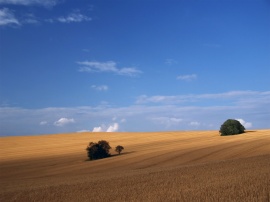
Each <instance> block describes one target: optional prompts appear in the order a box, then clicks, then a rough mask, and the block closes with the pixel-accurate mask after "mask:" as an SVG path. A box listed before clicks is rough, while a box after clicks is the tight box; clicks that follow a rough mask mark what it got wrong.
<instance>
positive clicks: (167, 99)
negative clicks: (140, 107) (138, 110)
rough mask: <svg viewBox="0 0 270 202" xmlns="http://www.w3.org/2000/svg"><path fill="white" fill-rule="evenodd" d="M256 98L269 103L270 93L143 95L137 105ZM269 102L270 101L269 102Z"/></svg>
mask: <svg viewBox="0 0 270 202" xmlns="http://www.w3.org/2000/svg"><path fill="white" fill-rule="evenodd" d="M254 96H257V99H256V100H257V101H258V99H259V98H261V101H262V102H267V100H266V97H267V98H269V99H270V91H266V92H259V91H229V92H225V93H213V94H187V95H173V96H164V95H155V96H147V95H141V96H139V97H138V98H137V101H136V103H137V104H146V103H160V104H177V103H187V102H189V103H195V102H200V101H202V100H207V99H208V100H209V99H210V100H217V99H220V100H232V99H233V100H237V101H238V102H240V101H241V102H246V103H247V102H249V103H250V102H252V101H253V99H252V98H254ZM254 99H255V98H254ZM268 102H269V100H268Z"/></svg>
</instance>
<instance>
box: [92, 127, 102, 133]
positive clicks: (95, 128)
mask: <svg viewBox="0 0 270 202" xmlns="http://www.w3.org/2000/svg"><path fill="white" fill-rule="evenodd" d="M92 132H103V129H102V127H101V126H98V127H94V128H93V130H92Z"/></svg>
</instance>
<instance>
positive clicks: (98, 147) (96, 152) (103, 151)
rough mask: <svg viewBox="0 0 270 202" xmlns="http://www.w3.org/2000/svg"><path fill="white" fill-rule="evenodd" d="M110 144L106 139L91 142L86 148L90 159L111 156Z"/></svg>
mask: <svg viewBox="0 0 270 202" xmlns="http://www.w3.org/2000/svg"><path fill="white" fill-rule="evenodd" d="M110 149H111V147H110V145H109V142H107V141H106V140H100V141H99V142H98V143H94V142H90V143H89V145H88V146H87V148H86V151H87V156H88V158H89V159H90V160H95V159H102V158H106V157H109V156H110V155H111V154H110Z"/></svg>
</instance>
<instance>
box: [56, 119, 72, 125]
mask: <svg viewBox="0 0 270 202" xmlns="http://www.w3.org/2000/svg"><path fill="white" fill-rule="evenodd" d="M70 123H75V120H74V119H73V118H71V119H68V118H60V119H59V120H57V121H55V122H54V125H55V126H65V125H67V124H70Z"/></svg>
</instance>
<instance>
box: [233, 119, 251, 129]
mask: <svg viewBox="0 0 270 202" xmlns="http://www.w3.org/2000/svg"><path fill="white" fill-rule="evenodd" d="M236 120H237V121H239V122H240V123H241V124H242V125H243V126H244V127H245V128H246V129H249V128H251V127H252V123H251V122H246V121H245V120H243V119H236Z"/></svg>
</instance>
